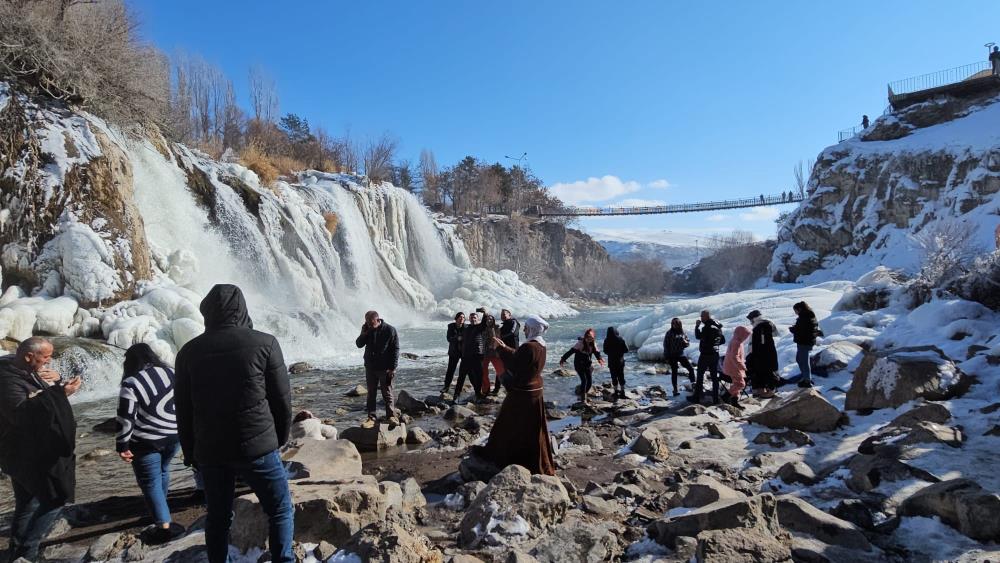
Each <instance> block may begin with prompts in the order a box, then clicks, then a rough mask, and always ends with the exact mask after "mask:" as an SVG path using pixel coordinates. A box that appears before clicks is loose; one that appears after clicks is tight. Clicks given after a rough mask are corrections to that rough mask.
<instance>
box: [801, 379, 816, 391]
mask: <svg viewBox="0 0 1000 563" xmlns="http://www.w3.org/2000/svg"><path fill="white" fill-rule="evenodd" d="M812 386H813V384H812V381H806V380H805V379H800V380H799V387H802V388H803V389H808V388H809V387H812Z"/></svg>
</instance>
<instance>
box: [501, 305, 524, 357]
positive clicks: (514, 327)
mask: <svg viewBox="0 0 1000 563" xmlns="http://www.w3.org/2000/svg"><path fill="white" fill-rule="evenodd" d="M520 333H521V323H520V322H518V320H517V319H515V318H514V315H513V314H512V313H511V312H510V309H501V310H500V340H503V343H504V344H505V345H507V346H509V347H510V348H513V349H514V350H517V348H518V346H520V345H521V334H520Z"/></svg>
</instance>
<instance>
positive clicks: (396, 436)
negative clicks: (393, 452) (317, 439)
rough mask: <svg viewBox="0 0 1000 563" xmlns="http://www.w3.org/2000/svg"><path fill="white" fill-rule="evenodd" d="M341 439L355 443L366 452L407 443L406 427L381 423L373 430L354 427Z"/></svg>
mask: <svg viewBox="0 0 1000 563" xmlns="http://www.w3.org/2000/svg"><path fill="white" fill-rule="evenodd" d="M340 437H341V438H343V439H344V440H350V441H351V442H354V445H355V446H357V447H358V449H360V450H361V451H364V452H372V451H377V450H384V449H386V448H391V447H393V446H399V445H402V444H403V443H405V442H406V425H405V424H395V425H389V424H381V423H379V424H376V425H375V426H373V427H371V428H364V427H361V426H352V427H351V428H348V429H347V430H344V431H343V432H342V433H341V434H340Z"/></svg>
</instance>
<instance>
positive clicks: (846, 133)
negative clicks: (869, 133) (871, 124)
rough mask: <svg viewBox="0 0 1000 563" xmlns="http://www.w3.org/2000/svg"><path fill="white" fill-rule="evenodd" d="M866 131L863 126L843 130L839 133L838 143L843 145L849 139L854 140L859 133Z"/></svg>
mask: <svg viewBox="0 0 1000 563" xmlns="http://www.w3.org/2000/svg"><path fill="white" fill-rule="evenodd" d="M864 130H865V128H864V127H862V126H860V125H855V126H854V127H851V128H850V129H841V130H840V131H837V142H838V143H843V142H844V141H846V140H847V139H851V138H853V137H854V136H855V135H857V134H858V133H860V132H862V131H864Z"/></svg>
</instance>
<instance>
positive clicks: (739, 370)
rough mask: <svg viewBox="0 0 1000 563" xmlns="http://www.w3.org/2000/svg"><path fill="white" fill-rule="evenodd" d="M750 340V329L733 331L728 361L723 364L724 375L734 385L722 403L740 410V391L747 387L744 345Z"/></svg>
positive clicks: (743, 327)
mask: <svg viewBox="0 0 1000 563" xmlns="http://www.w3.org/2000/svg"><path fill="white" fill-rule="evenodd" d="M747 338H750V329H748V328H747V327H745V326H738V327H736V330H735V331H733V339H732V340H731V341H730V342H729V347H728V348H726V359H725V360H723V362H722V373H724V374H726V375H727V376H729V378H730V379H731V380H732V384H730V386H729V392H728V393H726V395H725V396H724V397H723V398H722V402H724V403H728V404H730V405H733V406H734V407H736V408H740V391H743V388H744V387H746V386H747V385H746V376H747V364H746V360H745V359H744V358H745V356H744V354H743V343H744V342H746V341H747Z"/></svg>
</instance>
